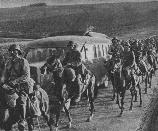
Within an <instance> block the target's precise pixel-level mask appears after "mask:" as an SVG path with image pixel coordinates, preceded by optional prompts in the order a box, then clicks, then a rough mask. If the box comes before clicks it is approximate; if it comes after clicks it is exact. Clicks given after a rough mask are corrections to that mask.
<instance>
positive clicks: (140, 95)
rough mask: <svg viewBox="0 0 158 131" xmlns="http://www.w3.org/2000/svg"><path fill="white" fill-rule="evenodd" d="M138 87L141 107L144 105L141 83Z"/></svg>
mask: <svg viewBox="0 0 158 131" xmlns="http://www.w3.org/2000/svg"><path fill="white" fill-rule="evenodd" d="M138 89H139V97H140V107H141V106H142V94H141V87H140V83H139V84H138Z"/></svg>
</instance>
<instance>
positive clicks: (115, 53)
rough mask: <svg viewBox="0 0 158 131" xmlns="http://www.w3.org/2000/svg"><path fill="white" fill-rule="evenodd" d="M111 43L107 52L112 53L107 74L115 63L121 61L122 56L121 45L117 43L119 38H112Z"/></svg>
mask: <svg viewBox="0 0 158 131" xmlns="http://www.w3.org/2000/svg"><path fill="white" fill-rule="evenodd" d="M112 43H113V44H112V45H111V46H110V48H109V51H108V54H109V55H112V57H111V60H110V61H109V62H110V63H112V65H111V66H112V67H111V68H109V70H108V75H109V74H110V73H111V71H113V69H114V66H115V64H116V63H119V62H121V58H122V57H123V50H124V49H123V46H122V45H120V44H119V40H118V39H117V38H115V37H114V38H113V39H112Z"/></svg>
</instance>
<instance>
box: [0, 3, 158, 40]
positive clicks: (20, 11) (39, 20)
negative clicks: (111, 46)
mask: <svg viewBox="0 0 158 131" xmlns="http://www.w3.org/2000/svg"><path fill="white" fill-rule="evenodd" d="M157 7H158V2H142V3H105V4H91V5H90V4H89V5H66V6H38V7H31V6H25V7H18V8H4V9H2V8H1V9H0V31H2V32H0V36H4V37H7V35H8V34H9V36H11V35H13V36H14V37H23V38H41V37H47V36H53V35H63V34H78V35H81V34H83V32H84V31H85V30H86V28H87V26H89V25H93V26H95V31H97V32H101V33H105V34H107V35H109V36H114V35H117V36H120V37H121V38H122V37H124V36H126V37H127V38H129V37H138V35H140V36H146V35H154V34H157V32H158V30H157V27H158V8H157ZM4 32H5V33H4ZM19 34H20V35H19ZM129 34H130V35H129Z"/></svg>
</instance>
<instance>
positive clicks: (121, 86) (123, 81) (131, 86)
mask: <svg viewBox="0 0 158 131" xmlns="http://www.w3.org/2000/svg"><path fill="white" fill-rule="evenodd" d="M137 70H138V69H137ZM130 73H131V72H129V70H123V69H122V65H121V62H118V63H115V65H114V69H113V89H114V91H113V92H114V93H116V95H117V100H116V104H118V106H119V108H120V109H121V112H120V116H122V114H123V110H124V98H125V93H126V90H130V92H131V105H130V108H129V109H130V110H132V108H133V98H134V97H135V101H137V89H138V90H139V96H140V106H142V98H141V88H140V76H139V75H137V72H135V73H134V77H135V78H134V82H133V80H132V78H131V74H130ZM125 76H126V77H125ZM119 97H121V105H120V102H119Z"/></svg>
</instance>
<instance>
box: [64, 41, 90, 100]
mask: <svg viewBox="0 0 158 131" xmlns="http://www.w3.org/2000/svg"><path fill="white" fill-rule="evenodd" d="M67 47H68V52H67V54H66V55H65V58H64V60H63V65H68V66H70V67H71V68H73V69H74V70H75V74H76V76H77V78H76V80H77V83H78V84H80V82H81V83H82V84H86V77H87V74H91V73H90V71H89V70H88V69H87V68H86V67H85V65H84V64H83V63H82V57H81V53H80V51H78V50H77V49H76V44H75V43H74V42H73V41H70V42H69V43H68V45H67ZM79 77H81V79H82V80H81V81H79ZM76 87H77V88H78V91H77V92H76V98H75V102H78V101H80V98H81V91H80V86H79V85H76Z"/></svg>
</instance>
